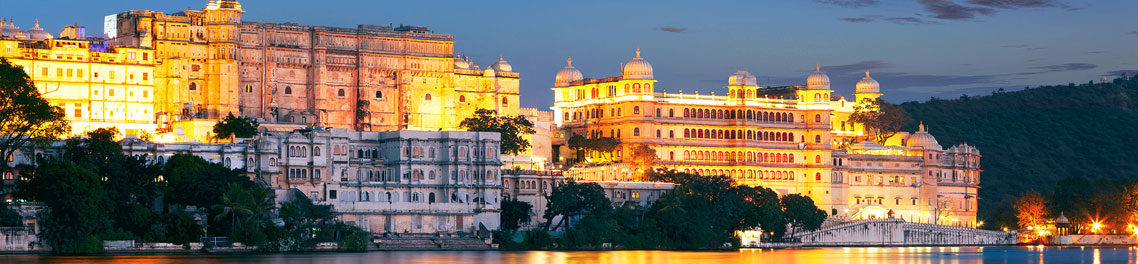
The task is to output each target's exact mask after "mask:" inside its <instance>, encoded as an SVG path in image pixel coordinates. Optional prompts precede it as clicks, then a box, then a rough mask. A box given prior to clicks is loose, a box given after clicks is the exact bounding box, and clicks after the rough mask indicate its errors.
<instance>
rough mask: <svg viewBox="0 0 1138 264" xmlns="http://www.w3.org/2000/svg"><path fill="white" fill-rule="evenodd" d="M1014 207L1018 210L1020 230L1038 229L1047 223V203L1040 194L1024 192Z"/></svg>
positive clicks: (1017, 216)
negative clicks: (1045, 215)
mask: <svg viewBox="0 0 1138 264" xmlns="http://www.w3.org/2000/svg"><path fill="white" fill-rule="evenodd" d="M1013 206H1014V207H1015V210H1016V218H1017V219H1019V227H1020V228H1026V227H1038V226H1041V225H1043V223H1044V221H1046V219H1045V218H1044V214H1046V213H1047V212H1046V210H1047V208H1046V206H1047V201H1045V200H1043V196H1042V195H1040V194H1039V192H1036V191H1027V192H1024V193H1023V195H1020V197H1019V199H1017V200H1016V201H1015V203H1014V204H1013Z"/></svg>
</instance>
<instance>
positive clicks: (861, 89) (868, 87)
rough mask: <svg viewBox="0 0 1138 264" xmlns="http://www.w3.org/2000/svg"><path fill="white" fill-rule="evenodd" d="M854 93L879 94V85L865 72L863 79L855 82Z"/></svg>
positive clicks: (867, 71)
mask: <svg viewBox="0 0 1138 264" xmlns="http://www.w3.org/2000/svg"><path fill="white" fill-rule="evenodd" d="M856 93H881V84H879V83H877V80H874V79H873V77H869V70H866V71H865V77H863V78H861V81H858V82H857V89H856Z"/></svg>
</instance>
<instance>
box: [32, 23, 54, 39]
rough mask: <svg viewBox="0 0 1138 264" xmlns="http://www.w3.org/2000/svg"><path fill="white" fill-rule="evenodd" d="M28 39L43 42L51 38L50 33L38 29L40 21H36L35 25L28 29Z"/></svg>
mask: <svg viewBox="0 0 1138 264" xmlns="http://www.w3.org/2000/svg"><path fill="white" fill-rule="evenodd" d="M28 38H29V39H34V40H45V39H50V38H52V36H51V33H47V31H44V30H43V28H40V20H39V19H36V25H35V26H34V27H32V28H31V29H28Z"/></svg>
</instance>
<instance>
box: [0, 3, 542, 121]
mask: <svg viewBox="0 0 1138 264" xmlns="http://www.w3.org/2000/svg"><path fill="white" fill-rule="evenodd" d="M244 13H245V11H244V10H242V6H241V4H240V3H238V2H237V1H234V0H210V1H209V3H208V4H207V5H206V7H205V8H204V9H202V10H185V11H181V12H177V13H172V14H167V13H163V12H157V11H145V10H132V11H127V12H122V13H119V14H114V15H110V16H107V17H106V19H105V21H106V22H105V25H104V27H105V28H104V33H105V35H106V38H87V37H85V36H84V31H85V30H84V28H83V27H79V26H69V27H68V28H65V29H64V30H63V32H62V33H61V34H60V37H59V38H54V36H52V35H51V34H49V33H46V32H45V31H44V30H43V29H42V28H40V27H39V23H38V21H37V23H36V25H35V27H33V28H32V29H29V30H27V31H24V30H21V29H20V28H19V27H17V26H16V25H15V24H14V22H13V21H11V20H8V21H5V22H4V23H3V24H2V25H0V36H2V37H0V58H5V59H8V60H10V61H11V62H12V63H13V64H15V65H19V66H23V67H24V68H25V69H26V70H27V72H28V75H29V76H30V77H32V79H33V80H34V81H35V83H36V85H38V86H39V87H40V89H41V93H42V94H43V95H44V96H45V97H46V98H48V100H49V101H50V102H52V103H53V104H55V105H58V106H60V107H63V108H64V109H66V110H67V113H68V119H69V121H71V122H72V123H73V127H74V128H73V129H74V130H75V131H74V132H75V133H76V134H78V133H82V132H83V131H87V130H91V129H95V128H99V127H104V126H116V127H119V128H120V129H122V130H124V132H125V133H126V134H131V135H141V134H146V133H151V134H159V133H164V132H179V131H176V130H177V129H175V128H182V130H181V131H180V133H181V134H178V135H185V136H186V137H188V138H189V139H196V140H202V141H204V140H205V139H206V138H208V135H207V134H208V132H206V131H208V128H209V127H210V126H211V125H212V122H213V121H216V120H217V119H218V118H220V117H224V116H226V115H227V114H234V115H238V116H248V117H254V118H259V119H261V120H262V123H278V124H297V125H301V126H304V125H312V124H315V125H318V126H325V127H337V128H349V129H355V130H362V131H387V130H402V129H410V130H440V129H441V130H455V129H457V128H458V126H459V123H460V122H461V121H462V119H461V118H460V117H462V116H469V115H471V114H472V113H473V112H474V111H475V110H477V109H479V108H487V109H493V110H496V111H498V113H500V114H506V115H518V114H519V113H520V106H519V103H518V95H519V94H518V82H519V80H520V78H519V75H518V73H516V72H514V71H513V69H512V67H511V66H510V64H509V63H508V62H506V61H505V60H504V59H501V58H499V60H498V61H497V62H495V63H493V64H492V65H490V66H487V67H485V68H483V67H481V66H479V65H478V64H475V63H474V62H472V61H471V60H470V59H469V58H467V57H464V56H461V55H458V54H456V53H455V52H454V43H455V41H454V37H453V36H451V35H445V34H436V33H432V32H431V31H429V30H428V29H427V28H426V27H421V26H396V27H393V26H379V25H359V26H358V27H356V28H338V27H325V26H307V25H297V24H292V23H260V22H249V21H242V20H241V16H242V14H244Z"/></svg>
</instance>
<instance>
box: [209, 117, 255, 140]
mask: <svg viewBox="0 0 1138 264" xmlns="http://www.w3.org/2000/svg"><path fill="white" fill-rule="evenodd" d="M258 126H261V124H260V123H257V120H254V119H252V118H248V117H244V116H241V117H238V116H233V113H229V115H228V116H226V117H225V118H224V119H221V121H218V122H217V123H216V124H213V137H214V138H216V139H229V138H230V137H239V138H251V137H253V136H256V135H257V127H258Z"/></svg>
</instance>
